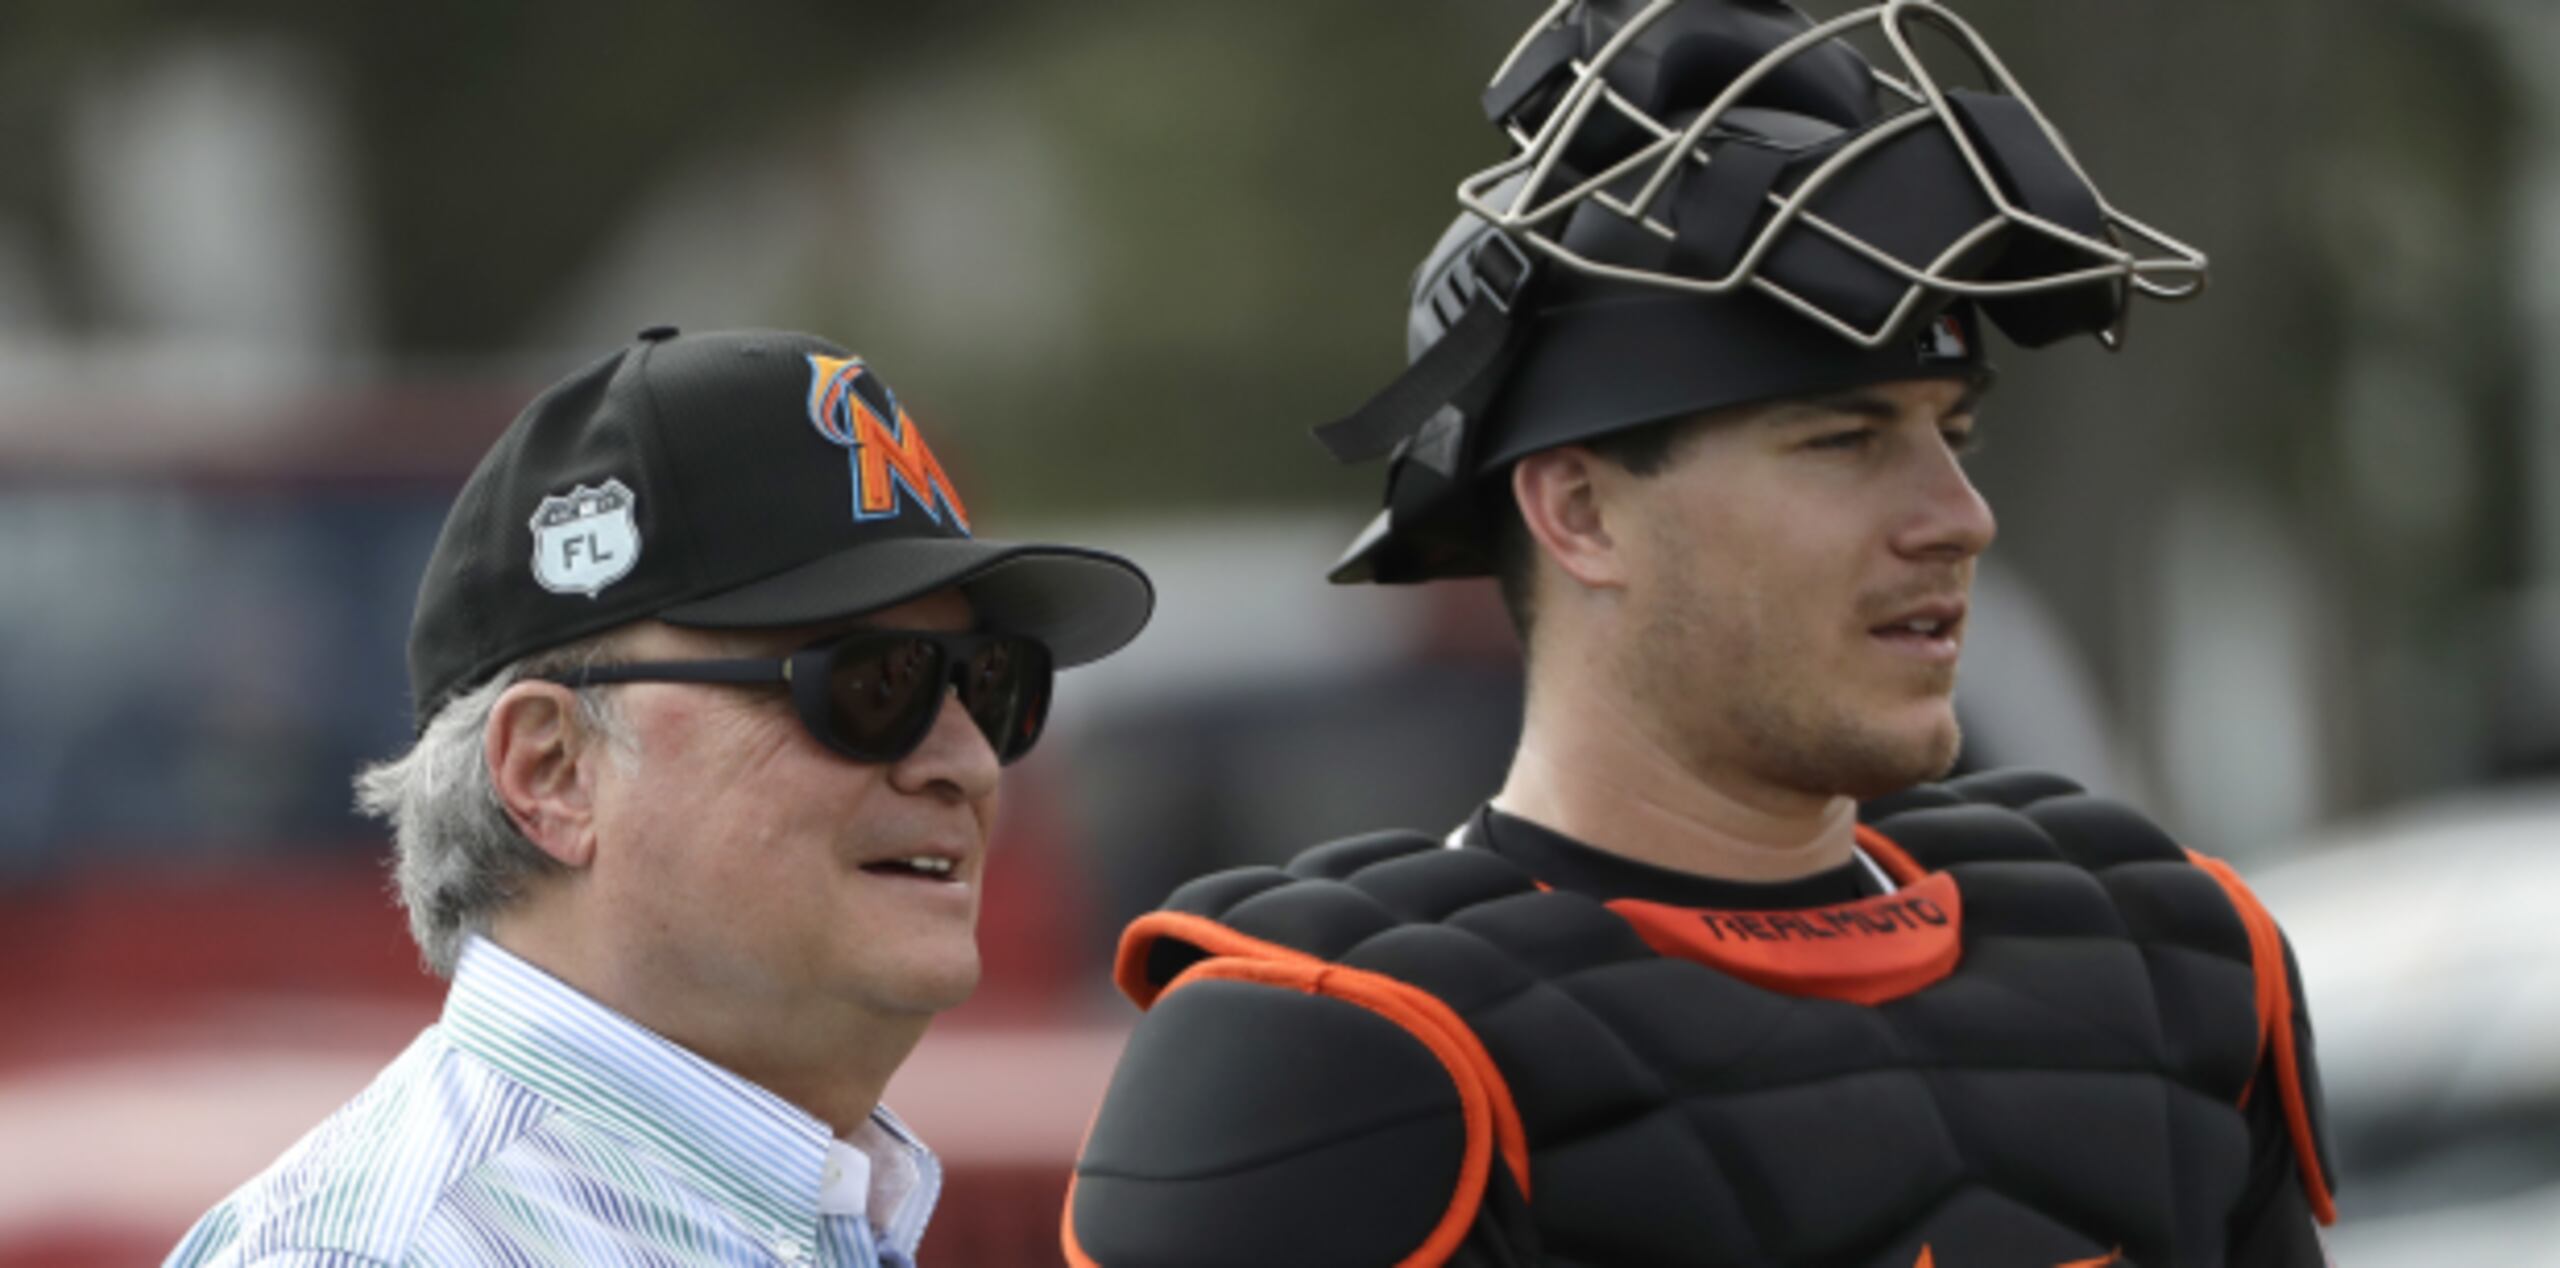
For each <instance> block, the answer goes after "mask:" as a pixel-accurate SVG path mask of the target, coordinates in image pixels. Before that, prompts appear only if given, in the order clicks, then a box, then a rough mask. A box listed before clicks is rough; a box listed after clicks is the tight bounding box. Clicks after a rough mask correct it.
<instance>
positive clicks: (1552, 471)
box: [1511, 445, 1626, 589]
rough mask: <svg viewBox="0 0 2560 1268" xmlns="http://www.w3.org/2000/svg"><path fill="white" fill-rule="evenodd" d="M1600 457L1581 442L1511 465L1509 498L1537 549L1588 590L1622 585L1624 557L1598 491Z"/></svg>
mask: <svg viewBox="0 0 2560 1268" xmlns="http://www.w3.org/2000/svg"><path fill="white" fill-rule="evenodd" d="M1602 461H1603V459H1602V458H1601V457H1600V456H1599V455H1598V454H1595V453H1593V452H1591V451H1590V450H1588V449H1585V448H1583V447H1582V446H1580V445H1565V446H1562V447H1559V448H1555V449H1543V450H1540V451H1538V452H1537V453H1533V454H1530V455H1529V456H1528V457H1526V458H1522V459H1521V460H1520V461H1518V462H1516V463H1513V464H1512V466H1511V497H1512V500H1513V501H1514V502H1516V503H1517V504H1518V505H1519V507H1520V522H1521V523H1522V524H1523V525H1525V526H1526V527H1527V528H1528V530H1529V537H1530V539H1531V540H1533V541H1535V542H1536V543H1537V544H1538V549H1539V551H1540V552H1542V553H1543V554H1545V555H1546V557H1547V558H1548V559H1549V560H1551V561H1553V562H1554V563H1555V565H1556V566H1557V567H1558V568H1561V569H1563V570H1564V573H1565V575H1566V576H1568V577H1571V578H1572V579H1573V580H1575V581H1577V582H1580V583H1581V584H1582V585H1583V586H1584V587H1586V588H1589V589H1616V588H1619V587H1621V586H1624V585H1625V584H1626V561H1625V559H1623V558H1622V557H1621V556H1620V554H1619V544H1618V541H1617V539H1616V538H1615V537H1613V536H1611V534H1610V531H1609V523H1608V516H1607V515H1606V514H1605V513H1604V511H1605V507H1604V504H1603V503H1604V499H1603V498H1602V496H1601V489H1600V479H1601V476H1602V473H1601V471H1600V464H1601V463H1602Z"/></svg>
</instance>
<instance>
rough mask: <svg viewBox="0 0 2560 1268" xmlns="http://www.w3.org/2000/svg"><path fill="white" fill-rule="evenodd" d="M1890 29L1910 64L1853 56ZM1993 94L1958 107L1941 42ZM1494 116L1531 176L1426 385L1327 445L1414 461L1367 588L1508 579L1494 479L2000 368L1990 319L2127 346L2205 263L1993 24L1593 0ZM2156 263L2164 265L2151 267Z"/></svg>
mask: <svg viewBox="0 0 2560 1268" xmlns="http://www.w3.org/2000/svg"><path fill="white" fill-rule="evenodd" d="M1860 30H1865V31H1871V32H1872V33H1873V34H1874V35H1875V36H1876V37H1877V38H1878V39H1880V40H1881V41H1882V43H1883V44H1884V46H1885V47H1887V48H1889V49H1891V50H1892V53H1893V58H1894V61H1895V62H1896V63H1898V64H1897V65H1895V66H1894V67H1893V68H1892V69H1891V70H1886V69H1880V68H1878V67H1877V66H1876V65H1874V64H1873V63H1871V62H1869V61H1868V60H1867V58H1866V57H1865V56H1863V55H1862V54H1860V53H1859V51H1858V50H1857V49H1856V48H1855V47H1853V46H1852V45H1851V44H1849V43H1848V42H1847V40H1845V39H1844V38H1842V37H1843V36H1845V35H1847V34H1849V33H1851V32H1853V31H1860ZM1922 30H1934V31H1936V32H1937V33H1939V34H1941V35H1943V36H1944V37H1946V38H1947V40H1948V41H1949V42H1951V43H1952V44H1953V45H1954V46H1955V47H1956V48H1957V49H1958V50H1960V51H1961V52H1962V54H1963V56H1964V57H1965V58H1966V59H1967V60H1969V61H1970V62H1971V63H1972V64H1973V66H1974V67H1975V68H1976V69H1977V70H1978V71H1979V72H1980V75H1981V78H1982V86H1981V87H1979V88H1967V87H1941V85H1940V83H1939V81H1938V79H1937V78H1936V77H1935V76H1933V74H1932V73H1931V72H1930V70H1929V69H1928V67H1926V66H1925V65H1923V63H1922V62H1921V59H1920V58H1919V57H1918V56H1917V55H1916V53H1915V51H1914V46H1913V37H1914V35H1915V34H1916V33H1918V32H1920V31H1922ZM1484 106H1485V113H1486V115H1487V117H1488V118H1489V119H1491V120H1492V121H1493V122H1494V124H1495V125H1496V126H1498V127H1500V128H1502V129H1503V130H1504V131H1505V132H1506V133H1507V134H1508V135H1509V137H1510V139H1511V141H1512V143H1513V145H1514V148H1515V152H1514V153H1513V154H1512V156H1511V157H1510V158H1508V159H1506V160H1504V161H1503V162H1501V163H1498V164H1496V165H1494V166H1493V167H1490V168H1487V169H1485V170H1484V171H1481V172H1478V173H1476V174H1475V175H1473V176H1470V177H1468V178H1467V179H1466V180H1465V181H1462V182H1461V183H1460V184H1459V187H1458V201H1459V203H1460V205H1461V206H1462V207H1463V208H1464V210H1462V211H1461V212H1460V213H1459V215H1458V218H1457V221H1456V222H1455V223H1454V224H1452V225H1451V226H1450V227H1449V230H1448V232H1447V233H1445V234H1443V235H1442V236H1441V239H1440V241H1439V243H1438V244H1437V245H1436V246H1434V247H1433V249H1432V251H1431V253H1430V254H1429V255H1428V256H1427V257H1425V259H1424V261H1423V264H1422V267H1421V269H1420V270H1419V271H1418V272H1417V273H1416V275H1415V278H1414V286H1413V296H1412V309H1411V315H1410V320H1409V323H1408V335H1409V345H1410V346H1409V350H1410V353H1411V355H1412V357H1413V362H1412V365H1411V366H1410V367H1409V368H1408V369H1407V370H1406V372H1405V374H1404V375H1403V376H1402V377H1400V378H1399V379H1397V380H1396V382H1395V383H1393V384H1391V385H1389V386H1388V387H1387V389H1386V390H1384V391H1383V392H1381V393H1379V394H1378V396H1376V397H1375V398H1373V399H1372V400H1371V401H1370V402H1369V403H1368V404H1367V405H1365V406H1363V407H1362V408H1361V410H1360V411H1359V412H1358V413H1356V414H1353V415H1352V416H1350V417H1348V418H1345V419H1342V420H1340V421H1338V422H1335V423H1332V424H1328V425H1327V426H1325V427H1321V428H1318V429H1317V435H1318V437H1319V438H1320V439H1321V440H1323V441H1324V443H1325V445H1326V447H1327V448H1328V449H1330V450H1332V451H1333V453H1334V455H1335V456H1336V457H1338V458H1340V459H1342V460H1343V461H1346V462H1359V461H1365V460H1368V459H1370V458H1375V457H1378V456H1380V455H1388V456H1389V457H1390V459H1391V461H1390V468H1389V472H1388V489H1387V499H1386V501H1387V509H1386V510H1385V511H1384V512H1383V513H1381V514H1380V515H1379V516H1378V518H1377V519H1376V520H1375V521H1374V522H1372V523H1371V524H1370V525H1369V527H1368V529H1367V531H1365V532H1363V533H1362V534H1361V536H1360V539H1359V540H1358V541H1356V542H1354V543H1353V544H1352V547H1351V549H1350V550H1349V552H1347V553H1346V554H1345V555H1344V557H1343V559H1342V561H1341V562H1340V563H1339V564H1337V565H1336V566H1335V569H1334V572H1333V579H1334V580H1336V581H1341V582H1356V581H1380V582H1406V581H1426V580H1431V579H1434V578H1438V577H1457V576H1471V575H1481V574H1484V573H1487V572H1490V571H1491V570H1492V567H1493V558H1492V534H1491V532H1490V531H1489V528H1490V522H1489V519H1488V517H1489V516H1492V515H1494V514H1496V513H1497V512H1498V508H1499V502H1498V500H1497V499H1498V496H1499V494H1500V492H1501V491H1500V490H1499V489H1496V488H1493V487H1490V482H1488V481H1486V480H1484V479H1483V477H1485V476H1488V475H1493V474H1498V473H1500V472H1501V471H1503V470H1506V469H1507V468H1508V467H1509V466H1510V465H1511V463H1512V462H1514V461H1516V460H1518V459H1519V458H1521V457H1522V456H1524V455H1527V454H1531V453H1535V452H1537V451H1539V450H1542V449H1548V448H1552V447H1554V446H1557V445H1563V444H1570V443H1573V442H1576V441H1580V440H1587V439H1590V438H1592V437H1595V436H1600V435H1605V434H1607V433H1610V432H1614V431H1620V430H1624V429H1626V428H1630V427H1638V426H1642V425H1645V424H1647V423H1653V422H1659V421H1663V420H1666V419H1672V418H1679V417H1683V416H1687V415H1690V414H1694V413H1697V412H1700V411H1703V410H1710V409H1717V408H1722V407H1726V406H1733V405H1743V404H1750V403H1753V402H1758V401H1767V400H1775V399H1779V398H1783V397H1788V396H1796V395H1802V394H1805V393H1809V392H1820V391H1828V390H1836V389H1839V388H1844V387H1855V386H1861V385H1864V384H1869V383H1880V382H1887V381H1891V380H1895V379H1908V378H1924V377H1940V376H1951V375H1952V376H1968V377H1978V376H1981V375H1984V374H1987V373H1988V365H1987V362H1986V361H1985V360H1984V356H1983V344H1982V338H1981V330H1980V321H1981V319H1983V318H1988V319H1989V320H1990V322H1991V323H1992V324H1994V325H1996V326H1998V327H1999V328H2000V329H2001V331H2002V332H2003V333H2004V334H2006V335H2007V336H2008V337H2009V338H2010V339H2011V340H2012V341H2014V342H2016V343H2018V344H2020V345H2021V346H2025V347H2030V348H2033V347H2041V346H2044V345H2046V344H2049V343H2052V342H2055V341H2057V340H2060V339H2063V338H2067V337H2069V336H2072V335H2078V334H2091V335H2095V336H2097V337H2098V338H2099V339H2100V340H2102V341H2103V342H2105V343H2106V344H2107V345H2108V346H2110V347H2113V346H2116V345H2117V343H2118V342H2119V341H2120V339H2121V337H2122V333H2123V326H2124V320H2125V314H2126V310H2127V309H2128V308H2129V306H2130V305H2131V302H2132V299H2133V297H2134V295H2135V294H2137V293H2140V294H2146V295H2150V296H2153V297H2155V298H2160V299H2183V298H2186V297H2188V296H2191V295H2194V294H2195V293H2196V292H2198V291H2199V290H2201V289H2202V288H2203V285H2204V276H2205V274H2204V269H2205V260H2204V257H2203V255H2202V254H2200V253H2198V252H2197V251H2196V250H2194V249H2193V248H2191V247H2188V246H2187V245H2185V244H2183V243H2181V242H2178V241H2177V240H2175V239H2173V238H2170V237H2168V236H2167V235H2165V234H2162V233H2160V232H2158V231H2156V230H2153V229H2150V228H2148V227H2146V226H2144V225H2142V224H2140V223H2139V222H2137V221H2135V220H2133V219H2132V218H2130V217H2128V216H2125V215H2123V214H2122V213H2120V212H2118V211H2116V210H2115V209H2114V208H2113V207H2112V206H2110V205H2109V204H2108V203H2107V202H2106V200H2105V199H2104V198H2103V197H2101V196H2100V195H2099V194H2098V192H2097V190H2096V189H2095V188H2094V187H2093V186H2092V185H2091V184H2090V182H2089V180H2088V178H2087V176H2086V175H2085V174H2083V173H2082V171H2081V169H2080V167H2079V164H2078V162H2077V161H2076V160H2074V159H2073V158H2072V157H2071V154H2070V151H2069V149H2068V148H2067V147H2066V146H2065V145H2064V143H2063V141H2062V138H2061V136H2060V134H2059V133H2057V132H2055V131H2054V129H2053V127H2052V125H2051V124H2050V123H2048V122H2046V120H2045V118H2044V116H2043V115H2042V114H2041V113H2039V112H2038V111H2037V110H2036V108H2035V105H2034V104H2033V103H2032V102H2031V101H2029V100H2028V99H2027V96H2026V94H2025V92H2024V91H2023V90H2022V89H2020V88H2019V87H2018V85H2017V82H2016V81H2015V80H2014V79H2012V78H2011V77H2010V76H2009V74H2008V71H2007V70H2006V69H2005V68H2004V67H2002V66H2001V64H2000V62H1999V60H1998V58H1997V57H1996V56H1994V55H1993V54H1992V52H1991V50H1990V48H1989V47H1988V46H1987V45H1985V44H1984V43H1983V42H1982V39H1981V37H1980V36H1979V35H1977V34H1975V33H1974V31H1973V29H1972V28H1971V27H1970V26H1968V25H1966V24H1965V22H1964V21H1963V20H1962V19H1961V18H1958V17H1957V16H1956V15H1955V14H1954V13H1952V12H1950V11H1948V10H1947V9H1946V8H1945V7H1944V6H1942V5H1939V4H1937V3H1933V2H1932V0H1886V2H1885V3H1880V4H1873V5H1870V6H1867V7H1863V8H1860V9H1858V10H1856V11H1854V12H1851V13H1847V14H1844V15H1842V16H1840V17H1838V18H1834V19H1832V20H1830V21H1826V22H1821V23H1818V24H1817V23H1816V22H1814V21H1813V20H1812V19H1810V18H1807V17H1806V16H1805V15H1804V14H1802V13H1800V12H1798V11H1797V10H1795V9H1794V8H1792V7H1790V6H1789V5H1787V4H1785V3H1783V2H1782V0H1563V2H1561V3H1558V4H1556V5H1555V6H1554V7H1553V8H1551V9H1549V10H1548V11H1547V13H1546V14H1545V15H1544V16H1542V17H1541V18H1540V19H1539V20H1538V21H1537V22H1536V23H1534V24H1532V26H1531V27H1530V29H1529V31H1528V33H1527V35H1525V36H1524V37H1523V38H1522V39H1521V41H1520V43H1519V45H1518V46H1517V47H1515V48H1514V49H1513V50H1512V54H1511V56H1510V57H1509V58H1507V59H1506V60H1505V61H1504V63H1503V65H1502V68H1501V69H1500V70H1499V71H1497V72H1496V73H1495V75H1494V80H1493V84H1492V86H1491V87H1490V88H1488V89H1487V90H1486V92H1485V97H1484ZM2128 241H2131V242H2132V243H2134V244H2135V245H2134V246H2132V247H2128V246H2127V245H2125V244H2126V243H2127V242H2128Z"/></svg>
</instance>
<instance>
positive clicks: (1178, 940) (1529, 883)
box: [1113, 832, 1538, 1008]
mask: <svg viewBox="0 0 2560 1268" xmlns="http://www.w3.org/2000/svg"><path fill="white" fill-rule="evenodd" d="M1537 888H1538V885H1537V882H1536V880H1535V879H1533V878H1532V877H1530V876H1529V874H1528V873H1526V872H1524V871H1522V870H1520V868H1519V866H1518V865H1517V864H1514V863H1512V862H1511V861H1510V860H1508V859H1505V858H1503V857H1502V856H1500V855H1498V854H1495V853H1493V852H1491V851H1489V850H1453V849H1449V848H1447V846H1446V845H1445V843H1443V842H1441V841H1438V840H1436V839H1434V838H1431V837H1427V836H1423V835H1421V834H1420V833H1414V832H1382V833H1375V834H1372V835H1369V836H1363V837H1353V838H1350V839H1347V840H1342V841H1336V842H1333V843H1331V844H1329V845H1320V846H1317V847H1315V848H1314V849H1311V850H1308V851H1306V852H1305V853H1303V854H1300V855H1299V856H1298V857H1297V858H1295V859H1292V860H1291V861H1290V862H1289V865H1288V867H1287V869H1286V870H1283V869H1281V868H1276V867H1247V868H1237V869H1235V870H1232V871H1225V872H1218V873H1214V874H1212V875H1209V876H1204V877H1201V878H1200V879H1198V880H1195V881H1192V882H1191V883H1189V884H1187V885H1184V886H1183V887H1181V888H1180V889H1177V890H1175V891H1174V892H1173V896H1172V897H1170V898H1168V899H1166V900H1165V904H1164V906H1163V907H1162V908H1161V909H1159V910H1156V911H1153V912H1149V913H1148V914H1146V915H1144V916H1140V917H1139V918H1138V919H1136V920H1135V921H1132V922H1131V923H1130V925H1129V927H1128V928H1127V929H1126V930H1125V931H1123V933H1122V934H1121V937H1120V951H1119V958H1118V961H1117V963H1116V965H1115V966H1114V969H1113V978H1114V980H1115V981H1116V982H1117V983H1118V984H1119V987H1120V990H1121V993H1123V994H1125V995H1127V996H1128V997H1129V998H1130V999H1131V1000H1132V1001H1134V1002H1136V1003H1137V1005H1138V1006H1139V1007H1141V1008H1144V1007H1146V1006H1147V1005H1148V1004H1150V1003H1151V1002H1153V1000H1154V999H1155V997H1156V995H1157V993H1158V992H1160V991H1162V990H1163V989H1164V988H1165V986H1167V985H1168V984H1170V983H1171V982H1172V981H1173V980H1174V979H1175V978H1176V977H1179V976H1180V975H1181V974H1182V972H1183V971H1184V970H1186V969H1188V968H1190V967H1191V966H1192V965H1194V964H1197V963H1200V962H1201V961H1203V960H1205V959H1208V958H1209V957H1211V956H1221V955H1234V956H1242V957H1245V958H1248V959H1273V958H1281V959H1288V958H1298V957H1307V956H1312V957H1314V958H1316V959H1320V960H1341V959H1343V958H1344V957H1345V956H1347V955H1349V954H1350V953H1352V952H1353V950H1354V949H1355V948H1358V947H1360V946H1361V945H1363V944H1365V943H1367V942H1369V941H1370V940H1371V939H1374V938H1376V937H1378V936H1379V935H1380V934H1383V933H1386V932H1388V931H1389V930H1392V929H1395V928H1396V927H1397V926H1399V925H1406V924H1432V923H1436V922H1438V921H1441V920H1444V919H1447V918H1448V917H1449V916H1451V915H1452V914H1453V913H1456V912H1458V911H1460V910H1462V909H1465V908H1469V907H1475V906H1478V905H1480V904H1484V903H1489V902H1492V901H1495V900H1497V899H1501V898H1506V897H1512V896H1516V895H1522V894H1530V893H1534V892H1536V890H1537Z"/></svg>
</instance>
